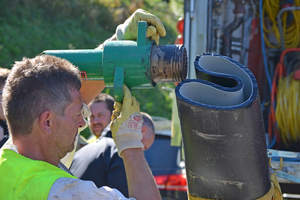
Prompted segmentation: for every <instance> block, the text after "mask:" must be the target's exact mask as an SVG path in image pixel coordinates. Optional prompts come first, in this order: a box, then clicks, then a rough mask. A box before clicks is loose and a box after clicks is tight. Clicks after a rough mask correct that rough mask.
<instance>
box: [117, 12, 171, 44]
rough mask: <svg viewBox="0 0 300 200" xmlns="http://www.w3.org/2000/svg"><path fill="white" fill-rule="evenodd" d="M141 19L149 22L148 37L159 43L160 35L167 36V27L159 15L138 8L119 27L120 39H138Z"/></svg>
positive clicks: (118, 34) (118, 36)
mask: <svg viewBox="0 0 300 200" xmlns="http://www.w3.org/2000/svg"><path fill="white" fill-rule="evenodd" d="M139 21H146V22H147V23H148V28H147V37H151V40H155V42H156V44H157V45H158V44H159V36H162V37H165V36H166V29H165V27H164V25H163V24H162V22H161V21H160V19H159V18H158V17H156V16H155V15H152V14H151V13H149V12H147V11H145V10H143V9H138V10H136V11H135V12H134V13H133V14H132V15H131V16H130V17H129V18H128V19H127V20H126V21H125V22H124V24H121V25H119V26H118V27H117V29H116V35H117V38H118V40H136V39H137V31H138V22H139Z"/></svg>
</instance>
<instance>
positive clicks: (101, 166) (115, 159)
mask: <svg viewBox="0 0 300 200" xmlns="http://www.w3.org/2000/svg"><path fill="white" fill-rule="evenodd" d="M141 115H142V117H143V120H144V122H143V126H142V134H143V137H142V143H143V145H144V148H143V149H144V150H147V149H149V148H150V146H151V145H152V144H153V142H154V139H155V134H154V132H155V130H154V124H153V120H152V118H151V117H150V115H148V114H147V113H144V112H141ZM106 133H107V134H106V135H102V136H100V138H99V139H98V140H96V141H95V142H93V143H91V144H88V145H86V146H85V147H83V148H82V149H80V150H79V151H77V152H76V153H75V157H74V160H73V163H72V165H71V167H70V170H71V172H72V173H73V174H74V175H75V176H76V177H77V178H79V179H82V180H91V181H93V182H94V183H95V185H96V186H97V187H102V186H105V185H106V186H109V187H111V188H116V189H118V190H119V191H120V192H121V193H122V194H124V196H125V197H128V185H127V179H126V173H125V167H124V163H123V159H122V158H121V157H120V156H119V155H118V150H117V147H116V144H115V142H114V141H113V139H112V138H111V131H110V129H108V131H107V132H106ZM109 135H110V137H109Z"/></svg>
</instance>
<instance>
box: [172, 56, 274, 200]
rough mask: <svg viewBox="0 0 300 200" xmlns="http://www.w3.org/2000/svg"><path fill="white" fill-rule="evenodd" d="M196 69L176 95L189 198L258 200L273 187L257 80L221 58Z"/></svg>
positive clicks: (200, 60)
mask: <svg viewBox="0 0 300 200" xmlns="http://www.w3.org/2000/svg"><path fill="white" fill-rule="evenodd" d="M194 64H195V68H196V74H197V79H187V80H184V81H182V82H181V83H179V84H178V85H177V87H176V89H175V93H176V96H177V106H178V113H179V118H180V124H181V130H182V135H183V144H184V152H185V163H186V174H187V181H188V193H189V195H191V196H192V197H200V198H207V199H224V200H241V199H243V200H246V199H257V198H260V197H262V196H263V195H265V194H266V193H267V192H268V191H269V190H270V187H271V185H270V177H269V167H268V157H267V147H266V140H265V132H264V124H263V118H262V113H261V109H260V108H261V105H260V104H261V103H260V99H259V92H258V87H257V82H256V79H255V77H254V76H253V74H252V73H251V72H250V71H249V70H248V69H247V68H246V67H244V66H243V65H241V64H240V63H238V62H236V61H234V60H233V59H231V58H229V57H225V56H220V55H212V54H204V55H201V56H198V57H197V58H196V60H195V63H194Z"/></svg>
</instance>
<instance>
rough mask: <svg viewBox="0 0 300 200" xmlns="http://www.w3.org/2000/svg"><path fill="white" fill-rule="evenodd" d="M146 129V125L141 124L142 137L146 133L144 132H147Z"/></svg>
mask: <svg viewBox="0 0 300 200" xmlns="http://www.w3.org/2000/svg"><path fill="white" fill-rule="evenodd" d="M147 130H148V128H147V126H143V127H142V134H143V137H145V135H146V133H147Z"/></svg>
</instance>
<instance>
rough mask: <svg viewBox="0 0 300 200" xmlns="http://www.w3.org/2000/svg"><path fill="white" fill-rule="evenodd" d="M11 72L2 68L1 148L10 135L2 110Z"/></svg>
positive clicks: (0, 71)
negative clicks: (5, 88) (3, 91)
mask: <svg viewBox="0 0 300 200" xmlns="http://www.w3.org/2000/svg"><path fill="white" fill-rule="evenodd" d="M9 72H10V70H9V69H6V68H2V67H0V98H1V100H0V102H1V106H0V148H1V147H2V146H3V144H4V143H5V142H6V141H7V140H8V137H9V134H8V128H7V125H6V122H5V116H4V114H3V108H2V90H3V87H4V84H5V81H6V79H7V76H8V74H9Z"/></svg>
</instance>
